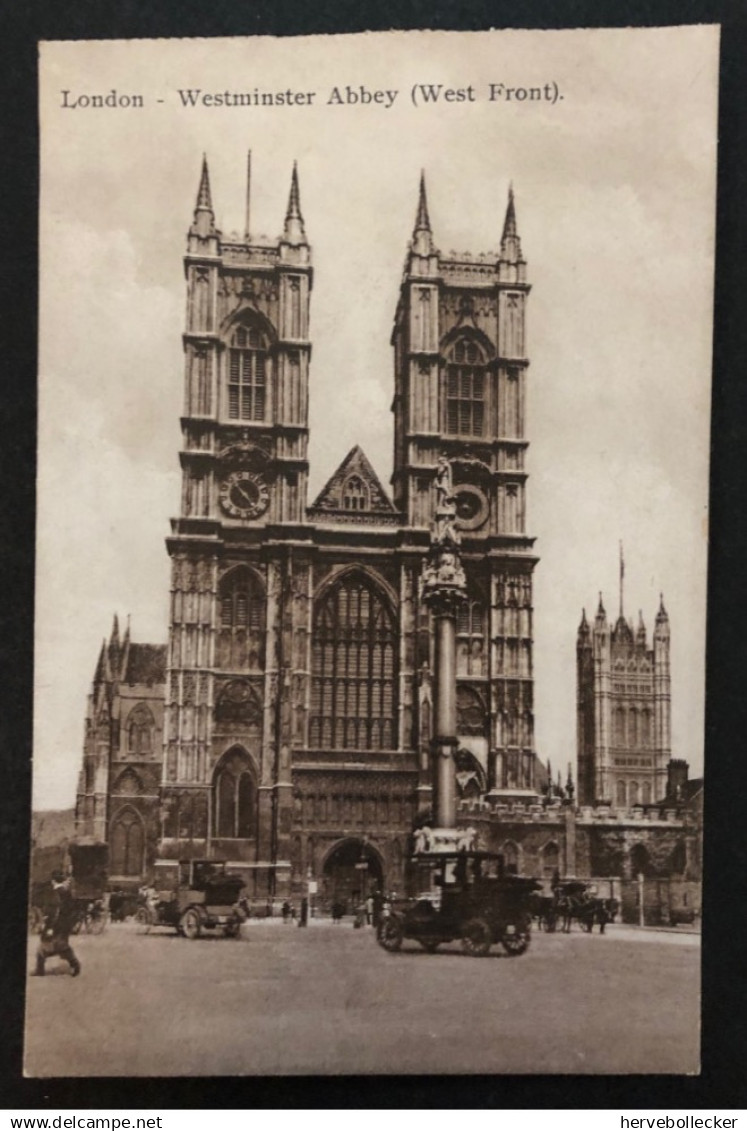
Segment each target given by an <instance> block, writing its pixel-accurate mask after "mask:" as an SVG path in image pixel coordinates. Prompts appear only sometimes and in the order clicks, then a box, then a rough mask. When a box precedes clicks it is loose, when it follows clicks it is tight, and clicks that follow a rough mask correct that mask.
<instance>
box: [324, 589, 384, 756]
mask: <svg viewBox="0 0 747 1131" xmlns="http://www.w3.org/2000/svg"><path fill="white" fill-rule="evenodd" d="M312 657H313V658H312V670H313V679H312V704H311V727H310V735H309V737H310V743H311V745H312V746H313V747H325V746H326V747H329V748H330V749H336V750H380V749H392V748H393V747H394V746H395V745H396V730H395V719H396V695H395V686H396V684H395V679H396V662H395V657H396V634H395V624H394V617H393V615H392V613H391V611H390V609H389V606H388V604H387V602H386V601H385V599H384V598H383V596H382V595H381V594H380V593H379V592H377V590H376V588H375V587H374V586H373V585H372V584H371V583H370V582H369V581H368V579H366V578H363V577H361V576H359V575H353V576H350V577H347V578H345V579H344V580H343V581H341V582H340V583H339V584H338V585H336V586H335V587H334V588H333V589H332V590H331V592H329V593H328V594H327V595H326V596H325V597H324V598H323V599H322V601H321V603H320V604H319V606H318V608H317V610H316V615H315V618H314V643H313V648H312Z"/></svg>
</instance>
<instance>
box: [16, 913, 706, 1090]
mask: <svg viewBox="0 0 747 1131" xmlns="http://www.w3.org/2000/svg"><path fill="white" fill-rule="evenodd" d="M72 942H73V945H74V948H75V950H76V953H77V955H78V957H79V958H80V960H81V962H82V965H83V972H82V974H81V976H80V977H79V978H71V977H70V976H69V975H68V973H67V966H66V965H65V964H64V963H63V962H62V961H61V960H60V959H54V958H53V959H50V960H48V963H47V967H48V976H47V977H45V978H29V979H28V982H27V1006H26V1008H27V1026H26V1053H25V1071H26V1075H28V1076H118V1075H134V1076H138V1075H141V1076H184V1075H190V1076H201V1075H216V1076H221V1075H223V1076H232V1075H254V1074H256V1075H278V1074H299V1075H302V1074H311V1075H314V1074H325V1073H333V1074H362V1073H382V1074H383V1073H397V1074H406V1073H418V1074H427V1073H439V1074H448V1073H460V1074H462V1073H489V1074H501V1073H614V1074H617V1073H623V1074H624V1073H676V1074H680V1073H693V1072H697V1070H698V1044H699V1040H698V1025H699V977H700V938H699V936H698V935H696V934H685V933H683V934H678V933H676V932H665V931H661V932H658V931H639V930H637V929H635V928H629V927H623V926H619V925H612V926H611V927H609V928H608V931H607V933H606V934H605V935H600V934H598V933H597V932H595V933H594V934H593V935H587V934H585V933H582V932H581V931H579V930H578V929H577V928H574V930H573V932H572V933H571V934H569V935H563V934H542V933H538V932H535V933H534V934H533V937H532V945H531V947H530V949H529V951H528V953H527V954H525V955H523V956H522V957H518V958H507V957H505V956H503V953H502V951H501V949H500V948H499V947H495V948H494V949H493V950H492V951H491V952H490V954H489V955H488V956H487V957H486V958H469V957H466V956H464V955H462V953H461V950H460V947H459V944H457V943H454V944H452V945H450V946H446V947H443V948H442V949H440V950H439V951H438V952H437V953H436V954H434V955H430V954H426V953H425V952H424V951H423V950H422V949H421V948H420V947H419V946H417V944H414V943H412V942H406V943H405V947H404V948H403V950H402V951H401V952H400V953H399V954H387V953H386V952H385V951H384V950H382V949H381V948H380V947H379V946H378V945H377V944H376V941H375V938H374V933H373V929H372V928H370V927H369V928H363V929H361V930H354V929H353V927H352V923H351V922H350V920H346V921H344V922H343V924H341V925H338V926H333V925H332V924H331V923H330V922H329V921H328V920H322V921H312V922H311V924H310V925H309V927H308V928H307V929H306V930H300V929H298V928H297V927H296V926H295V924H292V925H291V924H288V925H285V924H283V923H281V922H279V921H270V922H265V921H255V920H252V921H250V922H249V923H246V924H244V926H243V927H242V933H241V938H240V939H237V940H231V939H223V938H208V937H204V938H200V939H197V940H194V941H189V940H187V939H184V938H180V937H178V936H177V935H176V934H175V933H173V932H169V931H166V930H159V931H155V932H153V933H151V934H148V935H143V934H139V933H138V931H137V928H136V927H135V925H134V924H132V923H125V924H110V925H109V926H108V927H107V929H106V931H105V932H104V934H102V935H101V936H98V937H94V936H88V935H84V936H80V937H78V938H74V939H73V940H72ZM36 943H37V940H36V938H35V937H31V938H30V939H29V970H30V969H32V968H33V954H34V951H35V948H36Z"/></svg>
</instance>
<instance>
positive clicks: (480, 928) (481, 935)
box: [462, 919, 493, 958]
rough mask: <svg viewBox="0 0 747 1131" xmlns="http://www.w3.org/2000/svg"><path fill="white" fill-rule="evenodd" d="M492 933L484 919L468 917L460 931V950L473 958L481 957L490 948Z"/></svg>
mask: <svg viewBox="0 0 747 1131" xmlns="http://www.w3.org/2000/svg"><path fill="white" fill-rule="evenodd" d="M492 941H493V935H492V932H491V930H490V927H489V926H488V924H487V923H486V922H485V920H484V919H470V920H469V922H467V923H465V925H464V930H463V931H462V950H463V951H464V953H465V954H469V955H471V956H472V957H473V958H482V957H483V956H484V955H486V954H487V953H488V951H489V950H490V944H491V943H492Z"/></svg>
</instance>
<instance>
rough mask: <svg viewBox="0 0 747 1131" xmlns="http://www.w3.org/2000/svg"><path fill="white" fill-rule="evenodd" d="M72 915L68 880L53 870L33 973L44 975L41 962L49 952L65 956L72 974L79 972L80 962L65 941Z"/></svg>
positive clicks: (51, 954) (74, 915)
mask: <svg viewBox="0 0 747 1131" xmlns="http://www.w3.org/2000/svg"><path fill="white" fill-rule="evenodd" d="M75 918H76V910H75V901H74V899H73V897H72V895H71V893H70V884H69V881H67V880H66V879H65V876H64V874H63V873H62V872H55V873H54V874H53V875H52V894H51V897H50V901H49V906H48V908H47V913H46V915H45V918H44V928H43V930H42V935H41V939H40V941H39V949H38V950H37V952H36V969H35V970H34V974H35V975H36V977H38V978H43V977H44V963H45V962H46V960H47V959H48V958H51V957H52V956H53V955H59V956H60V958H64V959H65V961H66V962H67V963H68V965H69V966H70V973H71V975H72V976H73V978H77V976H78V974H80V962H79V961H78V959H77V958H76V957H75V953H74V952H73V948H72V947H71V946H70V942H69V938H70V932H71V931H72V929H73V926H74V925H75Z"/></svg>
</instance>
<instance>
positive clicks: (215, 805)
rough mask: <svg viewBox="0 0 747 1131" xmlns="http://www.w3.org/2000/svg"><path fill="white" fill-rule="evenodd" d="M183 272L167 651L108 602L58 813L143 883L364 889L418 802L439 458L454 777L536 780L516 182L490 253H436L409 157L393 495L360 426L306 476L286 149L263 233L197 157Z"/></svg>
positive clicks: (523, 791)
mask: <svg viewBox="0 0 747 1131" xmlns="http://www.w3.org/2000/svg"><path fill="white" fill-rule="evenodd" d="M247 226H248V225H247ZM491 230H492V220H491V219H490V218H489V223H488V234H489V233H490V231H491ZM185 270H186V280H187V300H188V301H187V325H186V328H185V333H184V352H185V376H184V415H183V417H182V422H181V423H182V449H181V451H180V453H179V459H180V463H181V467H182V497H181V509H180V514H179V516H178V517H177V518H174V519H173V520H172V523H171V534H170V536H169V538H168V539H167V547H168V552H169V555H170V558H171V592H170V628H169V642H168V646H167V649H166V654H165V656H164V654H163V649H162V648H160V649H159V648H158V646H148V645H136V644H132V643H131V642H130V639H129V629H128V631H127V633H126V634H125V635H124V637H123V638H121V639H120V635H119V627H118V626H117V628H116V633H113V634H112V639H111V640H110V641H109V642H108V643H106V644H105V646H104V648H103V649H102V655H101V658H100V660H99V665H98V668H97V672H96V676H95V678H94V685H93V689H92V695H91V697H90V700H89V712H88V719H87V737H86V746H85V753H84V760H83V772H82V773H81V784H80V788H79V795H78V806H77V816H78V833H79V835H86V834H87V835H94V836H97V838H98V839H105V840H107V841H108V843H109V846H110V872H111V878H112V882H113V883H114V884H115V885H116V884H118V883H119V884H121V885H123V886H124V885H126V884H127V883H134V882H135V881H138V882H139V881H140V879H141V878H142V877H145V876H147V875H148V874H149V871H150V869H151V867H152V862H153V860H154V859H155V858H156V857H157V856H158V857H169V858H173V857H186V856H213V857H215V858H220V859H224V860H227V861H228V862H229V864H230V866H231V868H232V869H233V870H237V871H241V872H242V873H243V875H244V877H245V880H246V882H247V886H248V891H249V893H250V894H252V895H265V894H269V895H273V894H274V895H285V894H288V893H291V892H296V893H297V892H300V891H301V890H305V883H306V881H307V880H309V879H312V878H313V879H315V880H317V881H318V882H319V884H320V888H319V891H320V894H325V893H326V894H327V895H330V894H331V893H332V892H333V891H334V892H337V893H338V894H340V893H342V894H347V895H351V894H353V892H354V891H355V890H360V889H361V886H362V881H361V873H362V872H364V873H365V876H366V880H365V883H364V885H363V886H372V885H374V884H381V885H386V887H388V888H389V889H392V888H394V889H399V890H402V885H403V869H404V863H405V860H406V858H407V856H408V853H409V852H410V851H411V839H410V838H411V833H412V829H413V825H414V824H417V823H427V822H428V819H429V813H430V808H431V791H432V781H431V764H430V750H431V738H432V721H431V719H432V703H433V675H434V673H433V639H432V629H431V623H430V614H429V613H428V611H427V609H426V608H425V607H424V605H423V603H422V601H421V599H420V583H421V574H422V570H423V564H424V560H425V556H426V553H427V550H428V547H429V543H430V537H431V524H432V519H433V514H434V508H435V480H436V474H437V467H438V461H439V458H440V457H446V458H447V459H448V460H449V461H450V465H451V471H452V476H453V484H454V494H455V497H456V504H457V515H458V526H459V530H460V534H461V540H462V547H461V548H462V558H463V563H464V567H465V570H466V574H467V579H468V589H469V596H468V600H467V602H466V603H465V604H464V606H463V608H462V610H461V612H460V614H459V620H458V625H457V650H458V656H457V677H458V679H457V706H458V732H459V747H458V751H457V755H456V760H457V782H458V788H459V790H460V794H461V797H462V799H463V800H464V799H469V798H482V799H484V798H486V797H487V798H491V799H492V801H493V802H499V801H500V802H502V803H512V802H513V801H516V800H525V801H527V802H530V801H535V802H536V800H537V789H538V786H539V785H540V784H544V780H545V779H544V772H543V771H541V770H540V769H539V767H538V765H537V760H536V757H535V752H534V733H533V709H534V707H533V682H532V571H533V569H534V566H535V564H536V561H537V559H536V557H535V556H534V554H533V551H532V545H533V539H532V538H530V537H528V536H527V534H526V533H525V523H524V514H525V492H526V478H527V477H526V472H525V470H524V460H525V453H526V449H527V439H526V436H525V430H524V418H525V399H526V382H527V369H528V361H527V357H526V346H525V340H524V319H525V306H526V301H527V295H528V292H529V285H528V283H527V281H526V266H525V261H524V259H523V256H522V251H521V243H520V240H519V235H518V230H517V222H516V214H515V208H514V200H513V195H512V194H511V193H509V198H508V206H507V210H506V213H505V219H504V222H503V228H502V236H501V241H500V251H499V253H498V254H495V253H494V254H491V255H489V254H484V255H466V254H465V255H453V254H452V255H451V256H445V255H443V254H442V253H441V252H439V251H438V249H437V246H436V243H435V237H434V234H433V232H432V229H431V224H430V220H429V215H428V206H427V201H426V191H425V183H424V181H423V180H422V179H421V183H420V190H419V197H418V201H417V208H416V219H415V227H414V231H413V233H412V238H411V240H410V243H409V245H408V247H407V251H406V256H405V266H404V274H403V277H402V282H401V285H400V288H399V296H398V299H397V304H396V311H395V316H394V328H393V331H392V346H393V350H394V390H393V392H394V395H393V405H392V408H393V413H394V473H393V476H392V493H391V496H390V495H389V494H388V492H387V491H386V489H385V488H384V487H383V485H382V484H381V482H380V480H379V479H378V477H377V475H376V473H375V471H374V469H373V468H372V466H371V464H370V463H369V461H368V459H367V458H366V456H365V454H364V452H363V451H362V450H361V448H359V447H355V448H353V450H352V451H351V452H350V453H349V454H348V455H347V456H346V457H345V459H344V460H343V461H342V463H341V464H340V466H339V468H338V470H337V471H336V472H335V473H334V475H333V476H332V478H331V479H330V480H329V482H328V483H327V484H326V486H325V487H324V488H323V489H322V490H321V492H320V493H319V494H318V496H317V497H316V499H315V500H314V501H313V502H311V503H310V504H309V501H308V499H307V480H308V471H309V464H308V459H307V447H308V439H309V429H308V398H309V361H310V353H311V341H312V334H311V324H312V323H311V319H310V305H311V302H310V300H311V291H312V282H313V268H312V252H311V246H310V244H309V242H308V239H307V236H306V230H305V222H304V218H303V215H302V211H301V202H300V195H299V184H298V179H297V174H296V170H295V168H294V170H293V175H292V180H291V187H290V196H289V200H288V206H287V211H286V215H285V224H284V230H283V235H282V236H281V237H280V239H279V240H278V241H277V242H275V243H274V244H268V243H267V242H263V243H259V242H254V241H253V240H252V238H251V235H250V234H249V233H248V232H247V234H245V236H244V237H243V238H239V237H236V236H232V237H231V238H229V239H225V238H224V237H223V236H222V234H221V232H219V231H218V230H216V227H215V217H214V212H213V206H212V200H211V190H210V183H209V177H208V169H207V164H204V165H203V169H202V175H201V179H200V184H199V190H198V196H197V204H196V208H195V212H194V219H193V222H192V225H191V227H190V229H189V233H188V238H187V253H186V257H185ZM393 284H394V281H393ZM393 290H394V285H393ZM144 649H147V650H148V652H147V656H146V655H145V653H144V652H143V650H144ZM159 665H160V668H159ZM136 669H137V670H136ZM141 669H142V670H141ZM143 672H145V675H147V677H148V678H147V679H145V676H144V674H143ZM133 673H134V674H133ZM133 681H134V682H133ZM138 681H139V682H138ZM538 774H541V775H542V783H540V782H539V781H538V780H537V779H538ZM356 885H357V888H356Z"/></svg>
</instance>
